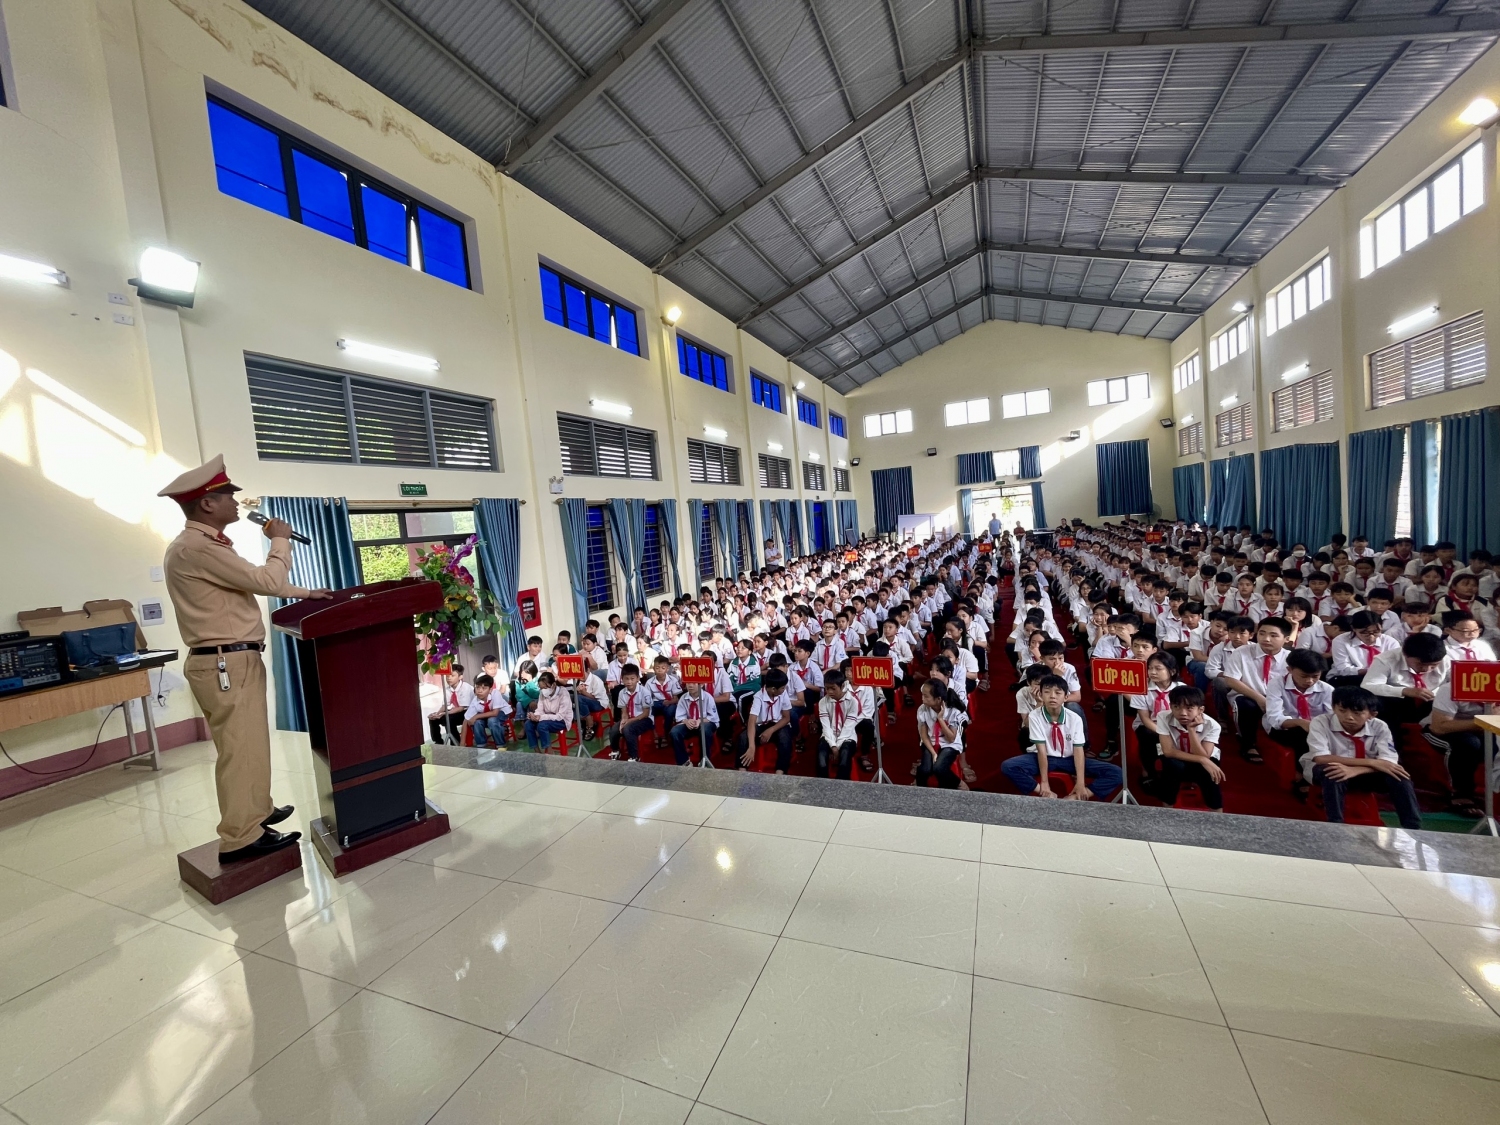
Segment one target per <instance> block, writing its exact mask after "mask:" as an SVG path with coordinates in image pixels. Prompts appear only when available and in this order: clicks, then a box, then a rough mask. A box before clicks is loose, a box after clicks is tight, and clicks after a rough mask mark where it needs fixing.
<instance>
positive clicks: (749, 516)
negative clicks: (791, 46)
mask: <svg viewBox="0 0 1500 1125" xmlns="http://www.w3.org/2000/svg"><path fill="white" fill-rule="evenodd" d="M740 505H741V507H743V508H744V510H745V527H746V528H748V529H749V535H750V549H749V550H748V551H746V552H745V557H746V558H747V559H749V560H750V569H751V570H758V569H760V549H761V548H760V532H759V531H758V530H757V529H756V527H755V501H754V500H741V501H740Z"/></svg>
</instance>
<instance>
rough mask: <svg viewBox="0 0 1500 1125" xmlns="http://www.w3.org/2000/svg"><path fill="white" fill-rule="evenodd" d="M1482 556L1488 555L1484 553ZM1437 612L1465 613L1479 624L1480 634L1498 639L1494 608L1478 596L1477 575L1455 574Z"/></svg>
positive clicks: (1498, 631)
mask: <svg viewBox="0 0 1500 1125" xmlns="http://www.w3.org/2000/svg"><path fill="white" fill-rule="evenodd" d="M1484 554H1486V555H1488V554H1489V552H1488V551H1486V552H1484ZM1437 608H1438V612H1439V613H1440V614H1448V613H1454V612H1458V613H1467V614H1469V615H1470V616H1471V617H1473V618H1474V620H1475V621H1477V622H1479V629H1480V633H1481V634H1485V635H1489V636H1492V637H1500V628H1497V621H1496V617H1495V607H1494V606H1493V605H1491V604H1490V602H1489V600H1488V599H1487V598H1482V597H1480V596H1479V578H1478V576H1477V575H1473V574H1464V573H1462V572H1460V573H1458V574H1455V575H1454V576H1453V580H1452V581H1451V582H1450V583H1449V584H1448V592H1447V593H1446V594H1445V595H1443V597H1442V598H1440V599H1439V600H1438V604H1437Z"/></svg>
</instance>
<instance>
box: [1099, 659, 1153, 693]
mask: <svg viewBox="0 0 1500 1125" xmlns="http://www.w3.org/2000/svg"><path fill="white" fill-rule="evenodd" d="M1091 667H1092V668H1093V672H1094V691H1096V692H1098V693H1100V694H1101V695H1144V694H1145V693H1146V662H1145V661H1144V660H1110V659H1103V658H1101V659H1098V660H1095V661H1094V662H1093V664H1092V665H1091Z"/></svg>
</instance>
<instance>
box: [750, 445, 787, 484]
mask: <svg viewBox="0 0 1500 1125" xmlns="http://www.w3.org/2000/svg"><path fill="white" fill-rule="evenodd" d="M758 463H759V477H760V486H761V487H762V488H791V487H792V463H791V462H790V461H789V460H787V459H786V458H785V457H772V456H771V455H770V454H769V453H762V454H761V455H760V456H759V458H758Z"/></svg>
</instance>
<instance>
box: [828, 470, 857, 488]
mask: <svg viewBox="0 0 1500 1125" xmlns="http://www.w3.org/2000/svg"><path fill="white" fill-rule="evenodd" d="M833 490H834V491H835V492H853V491H854V489H852V488H850V487H849V470H848V469H834V470H833Z"/></svg>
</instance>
